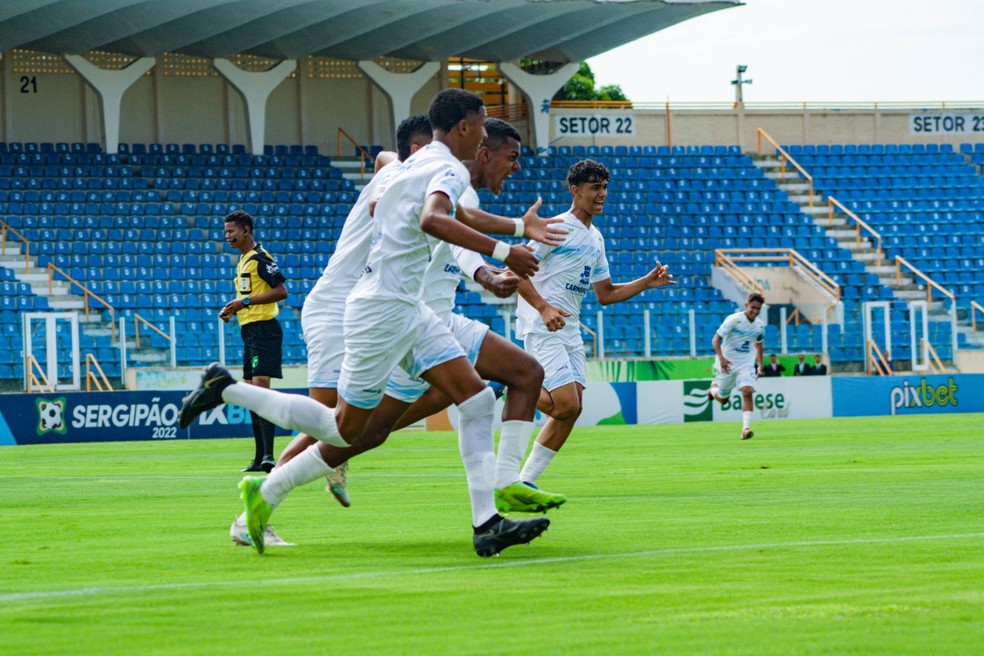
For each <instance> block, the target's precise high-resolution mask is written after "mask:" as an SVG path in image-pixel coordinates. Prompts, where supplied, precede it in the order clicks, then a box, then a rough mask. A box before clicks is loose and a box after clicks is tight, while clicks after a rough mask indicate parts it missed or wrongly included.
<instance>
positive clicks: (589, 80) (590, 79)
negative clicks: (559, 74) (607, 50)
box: [553, 62, 628, 100]
mask: <svg viewBox="0 0 984 656" xmlns="http://www.w3.org/2000/svg"><path fill="white" fill-rule="evenodd" d="M553 99H554V100H628V98H626V97H625V92H623V91H622V87H620V86H619V85H617V84H606V85H605V86H603V87H601V88H600V89H597V88H596V87H595V75H594V71H592V70H591V67H590V66H589V65H588V63H587V62H581V66H580V67H579V68H578V70H577V73H575V74H574V76H573V77H571V79H569V80H568V81H567V83H566V84H564V86H563V87H562V88H561V89H560V91H558V92H557V93H556V94H555V95H554V98H553Z"/></svg>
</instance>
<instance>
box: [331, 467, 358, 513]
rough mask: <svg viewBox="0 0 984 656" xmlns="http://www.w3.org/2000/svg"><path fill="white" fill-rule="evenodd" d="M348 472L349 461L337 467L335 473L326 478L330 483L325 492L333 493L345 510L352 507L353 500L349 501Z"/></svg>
mask: <svg viewBox="0 0 984 656" xmlns="http://www.w3.org/2000/svg"><path fill="white" fill-rule="evenodd" d="M346 472H348V462H347V461H346V462H343V463H342V464H340V465H339V466H338V467H335V471H334V472H332V473H330V474H328V475H327V476H325V480H326V481H328V485H327V486H325V490H327V491H328V492H331V495H332V496H333V497H335V500H336V501H338V503H340V504H342V507H343V508H348V507H349V506H351V505H352V500H351V499H349V493H348V482H347V477H346Z"/></svg>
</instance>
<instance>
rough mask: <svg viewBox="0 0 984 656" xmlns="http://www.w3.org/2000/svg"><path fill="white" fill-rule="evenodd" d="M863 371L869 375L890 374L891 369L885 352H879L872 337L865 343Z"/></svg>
mask: <svg viewBox="0 0 984 656" xmlns="http://www.w3.org/2000/svg"><path fill="white" fill-rule="evenodd" d="M864 350H865V358H864V360H865V371H866V372H867V373H868V375H869V376H874V375H876V374H877V375H879V376H891V375H892V370H891V369H890V368H889V366H888V360H886V359H885V354H884V353H882V352H881V349H880V348H878V345H877V344H875V341H874V340H873V339H869V340H868V341H867V342H866V343H865V345H864Z"/></svg>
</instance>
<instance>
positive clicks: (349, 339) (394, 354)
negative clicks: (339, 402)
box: [338, 299, 465, 409]
mask: <svg viewBox="0 0 984 656" xmlns="http://www.w3.org/2000/svg"><path fill="white" fill-rule="evenodd" d="M464 356H465V352H464V350H463V349H462V348H461V345H460V344H458V340H456V339H455V338H454V335H452V334H451V330H450V329H449V328H448V326H447V324H446V323H445V322H443V321H441V319H440V318H438V316H437V315H436V314H434V311H433V310H431V309H430V308H429V307H427V306H426V305H424V304H423V303H416V304H412V305H411V304H409V303H401V302H398V301H396V302H394V301H388V300H369V299H349V300H348V302H347V306H346V308H345V357H344V358H343V360H342V371H341V375H340V376H339V379H338V394H339V395H340V396H341V397H342V398H343V399H345V402H346V403H348V404H349V405H353V406H355V407H357V408H363V409H371V408H375V407H376V406H377V405H379V402H380V400H381V399H382V397H383V392H384V390H385V388H386V382H387V381H388V380H389V378H390V375H392V373H393V372H394V371H395V370H396V368H397V367H401V368H403V369H404V370H405V371H406V372H407V373H408V374H410V375H411V376H413V377H419V376H420V374H421V373H423V372H425V371H427V370H428V369H432V368H433V367H436V366H437V365H439V364H442V363H444V362H447V361H448V360H453V359H454V358H461V357H464Z"/></svg>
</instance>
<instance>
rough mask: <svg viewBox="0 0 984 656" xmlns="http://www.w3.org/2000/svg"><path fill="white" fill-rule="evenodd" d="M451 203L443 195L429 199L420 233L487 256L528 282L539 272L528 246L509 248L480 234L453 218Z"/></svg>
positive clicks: (421, 217)
mask: <svg viewBox="0 0 984 656" xmlns="http://www.w3.org/2000/svg"><path fill="white" fill-rule="evenodd" d="M451 210H452V205H451V199H450V198H448V197H447V196H446V195H444V194H443V193H441V192H434V193H432V194H430V195H429V196H427V199H426V200H425V201H424V207H423V210H422V212H421V215H420V229H421V230H423V231H424V232H426V233H427V234H429V235H431V236H432V237H435V238H437V239H440V240H442V241H446V242H448V243H449V244H454V245H456V246H461V247H462V248H467V249H468V250H471V251H475V252H476V253H481V254H482V255H488V256H490V257H492V258H494V259H497V260H499V261H500V262H504V263H505V264H506V266H508V267H509V268H510V269H511V270H512V271H513V272H514V273H515V274H516V275H517V276H519V277H520V278H528V277H530V276H531V275H533V274H534V273H536V271H537V269H538V268H539V265H538V260H537V259H536V256H534V255H533V252H532V251H531V250H530V249H528V248H527V247H526V246H522V245H519V244H517V245H515V246H510V245H509V244H506V243H505V242H501V241H496V240H495V239H492V238H491V237H489V236H488V235H483V234H482V233H480V232H477V231H475V230H473V229H471V228H470V227H468V226H467V225H465V224H464V223H462V222H461V221H458V220H456V219H455V218H454V217H453V216H451Z"/></svg>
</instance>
